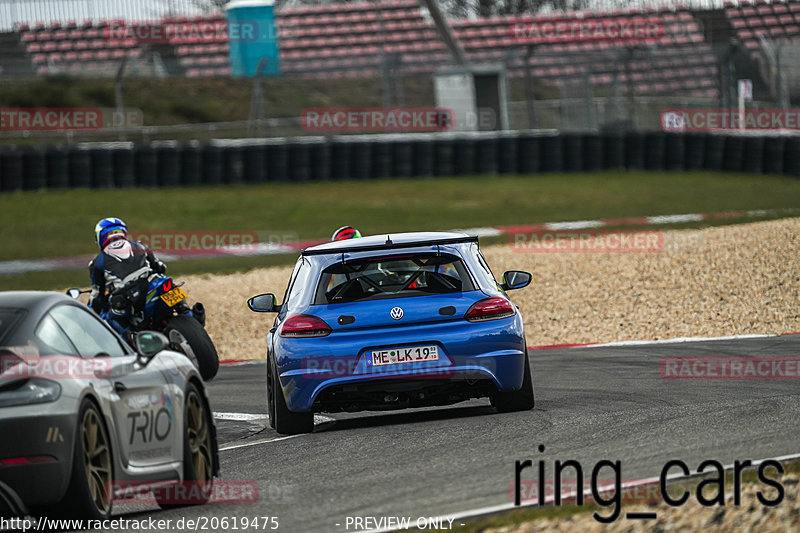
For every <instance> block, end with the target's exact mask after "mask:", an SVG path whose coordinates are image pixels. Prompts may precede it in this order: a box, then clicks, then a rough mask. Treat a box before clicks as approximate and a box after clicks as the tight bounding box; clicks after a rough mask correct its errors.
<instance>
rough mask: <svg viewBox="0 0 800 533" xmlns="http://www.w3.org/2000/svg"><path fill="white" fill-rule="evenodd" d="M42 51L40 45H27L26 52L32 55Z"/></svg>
mask: <svg viewBox="0 0 800 533" xmlns="http://www.w3.org/2000/svg"><path fill="white" fill-rule="evenodd" d="M41 51H42V43H30V44H29V45H28V52H30V53H32V54H34V53H38V52H41Z"/></svg>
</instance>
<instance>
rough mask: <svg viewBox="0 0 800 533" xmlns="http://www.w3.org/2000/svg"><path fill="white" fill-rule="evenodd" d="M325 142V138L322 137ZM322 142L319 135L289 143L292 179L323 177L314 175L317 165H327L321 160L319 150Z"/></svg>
mask: <svg viewBox="0 0 800 533" xmlns="http://www.w3.org/2000/svg"><path fill="white" fill-rule="evenodd" d="M322 141H323V142H324V139H322ZM321 146H322V142H321V141H320V138H319V137H308V138H302V137H301V138H299V139H297V142H294V143H291V144H289V145H287V147H286V150H287V154H286V155H287V157H288V164H289V180H290V181H309V180H312V179H322V178H317V177H315V176H314V167H315V166H316V165H320V164H322V165H326V166H327V162H323V163H321V162H320V161H318V160H319V158H320V154H319V150H320V148H321Z"/></svg>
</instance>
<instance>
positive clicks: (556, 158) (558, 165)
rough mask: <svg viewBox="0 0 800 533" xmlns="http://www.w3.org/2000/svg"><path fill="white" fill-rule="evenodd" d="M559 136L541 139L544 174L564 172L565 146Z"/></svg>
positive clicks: (540, 152) (541, 166)
mask: <svg viewBox="0 0 800 533" xmlns="http://www.w3.org/2000/svg"><path fill="white" fill-rule="evenodd" d="M561 140H562V139H561V137H559V136H558V135H548V136H546V137H541V138H540V139H539V148H540V150H539V154H540V156H541V164H540V170H541V171H542V172H561V171H563V170H564V156H563V145H562V142H561Z"/></svg>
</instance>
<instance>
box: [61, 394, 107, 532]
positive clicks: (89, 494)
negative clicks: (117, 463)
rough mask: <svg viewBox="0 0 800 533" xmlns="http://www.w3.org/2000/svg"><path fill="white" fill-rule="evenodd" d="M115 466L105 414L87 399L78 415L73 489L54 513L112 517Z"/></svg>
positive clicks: (84, 516)
mask: <svg viewBox="0 0 800 533" xmlns="http://www.w3.org/2000/svg"><path fill="white" fill-rule="evenodd" d="M113 464H114V462H113V458H112V454H111V441H110V440H109V438H108V431H107V430H106V425H105V423H104V422H103V415H102V414H101V413H100V410H99V409H98V408H97V405H96V404H95V403H94V402H92V401H91V400H89V399H88V398H87V399H84V400H83V402H81V408H80V411H79V413H78V425H77V428H76V431H75V444H74V446H73V453H72V474H71V475H70V480H69V487H68V488H67V492H66V495H65V496H64V499H63V500H62V501H61V502H60V503H59V505H58V508H57V509H55V510H54V511H55V513H54V514H56V515H58V516H74V517H81V518H86V519H93V520H104V519H106V518H108V517H110V516H111V507H112V498H113V495H112V494H111V489H112V482H113V480H112V478H113Z"/></svg>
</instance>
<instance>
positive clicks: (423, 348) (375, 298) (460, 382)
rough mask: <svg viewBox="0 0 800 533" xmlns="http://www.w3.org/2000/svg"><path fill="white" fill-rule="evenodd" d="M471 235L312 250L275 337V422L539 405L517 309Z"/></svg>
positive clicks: (517, 283)
mask: <svg viewBox="0 0 800 533" xmlns="http://www.w3.org/2000/svg"><path fill="white" fill-rule="evenodd" d="M530 282H531V275H530V274H529V273H527V272H521V271H509V272H506V273H505V274H504V275H503V281H502V283H497V281H495V278H494V276H493V275H492V271H491V269H490V268H489V265H488V264H487V263H486V260H485V259H484V257H483V255H482V254H481V252H480V250H479V248H478V239H477V237H472V236H469V235H465V234H461V233H402V234H395V235H381V236H372V237H363V238H359V239H351V240H346V241H339V242H330V243H325V244H321V245H319V246H314V247H312V248H307V249H306V250H304V251H303V252H302V254H301V256H300V258H299V259H298V261H297V264H296V265H295V267H294V271H293V272H292V276H291V279H290V280H289V286H288V288H287V289H286V295H285V296H284V301H283V304H278V303H277V301H276V298H275V295H273V294H260V295H258V296H254V297H252V298H250V299H249V300H248V302H247V303H248V307H249V308H250V309H251V310H253V311H256V312H261V313H278V316H277V318H276V319H275V324H274V327H273V328H272V329H270V332H269V335H268V336H267V404H268V409H269V420H270V425H271V426H272V427H273V428H274V429H275V430H276V431H277V432H278V433H281V434H297V433H307V432H310V431H312V430H313V428H314V413H319V412H329V413H330V412H341V411H348V412H352V411H363V410H387V409H403V408H410V407H425V406H434V405H449V404H453V403H457V402H461V401H465V400H469V399H471V398H482V397H488V398H490V399H491V402H492V405H493V406H495V407H496V408H497V410H498V411H501V412H507V411H520V410H528V409H532V408H533V405H534V395H533V384H532V381H531V370H530V366H529V364H528V356H527V350H526V344H525V334H524V332H523V326H522V316H521V315H520V312H519V309H517V307H516V306H515V305H514V304H513V303H512V302H511V301H510V300H509V299H508V296H507V295H506V291H509V290H511V289H520V288H523V287H526V286H527V285H528V284H529V283H530Z"/></svg>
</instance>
